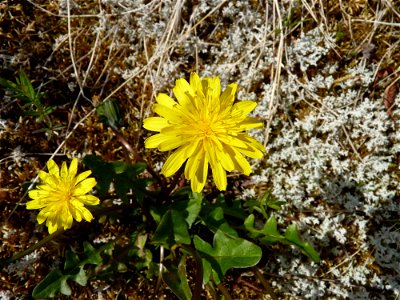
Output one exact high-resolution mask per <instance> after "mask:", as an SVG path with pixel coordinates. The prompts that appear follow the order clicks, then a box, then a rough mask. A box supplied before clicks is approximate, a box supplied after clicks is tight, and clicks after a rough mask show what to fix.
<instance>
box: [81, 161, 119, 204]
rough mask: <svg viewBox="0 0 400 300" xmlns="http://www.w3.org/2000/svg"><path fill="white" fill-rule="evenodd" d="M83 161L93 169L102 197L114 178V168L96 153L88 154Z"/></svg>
mask: <svg viewBox="0 0 400 300" xmlns="http://www.w3.org/2000/svg"><path fill="white" fill-rule="evenodd" d="M83 163H84V164H85V165H86V166H87V167H88V168H89V169H90V170H92V172H93V175H94V176H95V177H96V179H97V186H96V188H97V191H98V192H99V195H100V197H104V196H105V195H106V194H107V192H108V189H109V188H110V184H111V182H112V180H113V176H114V170H113V168H112V166H111V165H110V164H108V163H106V162H105V161H103V160H102V159H101V158H100V157H98V156H96V155H86V156H85V157H84V159H83Z"/></svg>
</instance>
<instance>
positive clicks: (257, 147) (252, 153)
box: [235, 134, 264, 158]
mask: <svg viewBox="0 0 400 300" xmlns="http://www.w3.org/2000/svg"><path fill="white" fill-rule="evenodd" d="M237 139H240V140H242V141H243V142H244V143H245V144H246V147H235V148H236V150H238V151H240V152H241V153H243V154H244V155H247V156H249V157H251V158H262V157H263V156H264V147H263V145H261V144H260V143H259V142H258V141H257V140H256V139H254V138H252V137H250V136H248V135H246V134H239V135H238V136H237Z"/></svg>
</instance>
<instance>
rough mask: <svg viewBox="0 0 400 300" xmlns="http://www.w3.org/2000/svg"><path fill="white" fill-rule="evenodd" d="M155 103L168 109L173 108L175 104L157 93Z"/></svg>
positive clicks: (168, 97)
mask: <svg viewBox="0 0 400 300" xmlns="http://www.w3.org/2000/svg"><path fill="white" fill-rule="evenodd" d="M156 101H157V103H159V104H161V105H163V106H166V107H168V108H173V107H174V106H175V105H177V103H176V102H175V101H174V99H172V98H171V97H170V96H168V95H167V94H164V93H159V94H158V95H157V98H156Z"/></svg>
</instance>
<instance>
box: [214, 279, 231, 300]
mask: <svg viewBox="0 0 400 300" xmlns="http://www.w3.org/2000/svg"><path fill="white" fill-rule="evenodd" d="M217 287H218V289H219V290H220V291H221V293H222V295H224V298H225V300H233V299H232V297H231V295H230V294H229V292H228V290H227V289H226V287H224V285H223V284H222V283H218V284H217Z"/></svg>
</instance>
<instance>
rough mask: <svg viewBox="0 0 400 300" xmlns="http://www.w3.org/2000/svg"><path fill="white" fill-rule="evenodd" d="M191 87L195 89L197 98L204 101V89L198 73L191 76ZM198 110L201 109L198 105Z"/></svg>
mask: <svg viewBox="0 0 400 300" xmlns="http://www.w3.org/2000/svg"><path fill="white" fill-rule="evenodd" d="M190 86H191V87H192V89H193V92H194V94H195V95H196V96H197V97H196V98H200V99H204V93H203V87H202V85H201V80H200V77H199V75H197V73H194V72H193V73H191V74H190ZM196 108H199V107H198V106H197V103H196Z"/></svg>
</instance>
